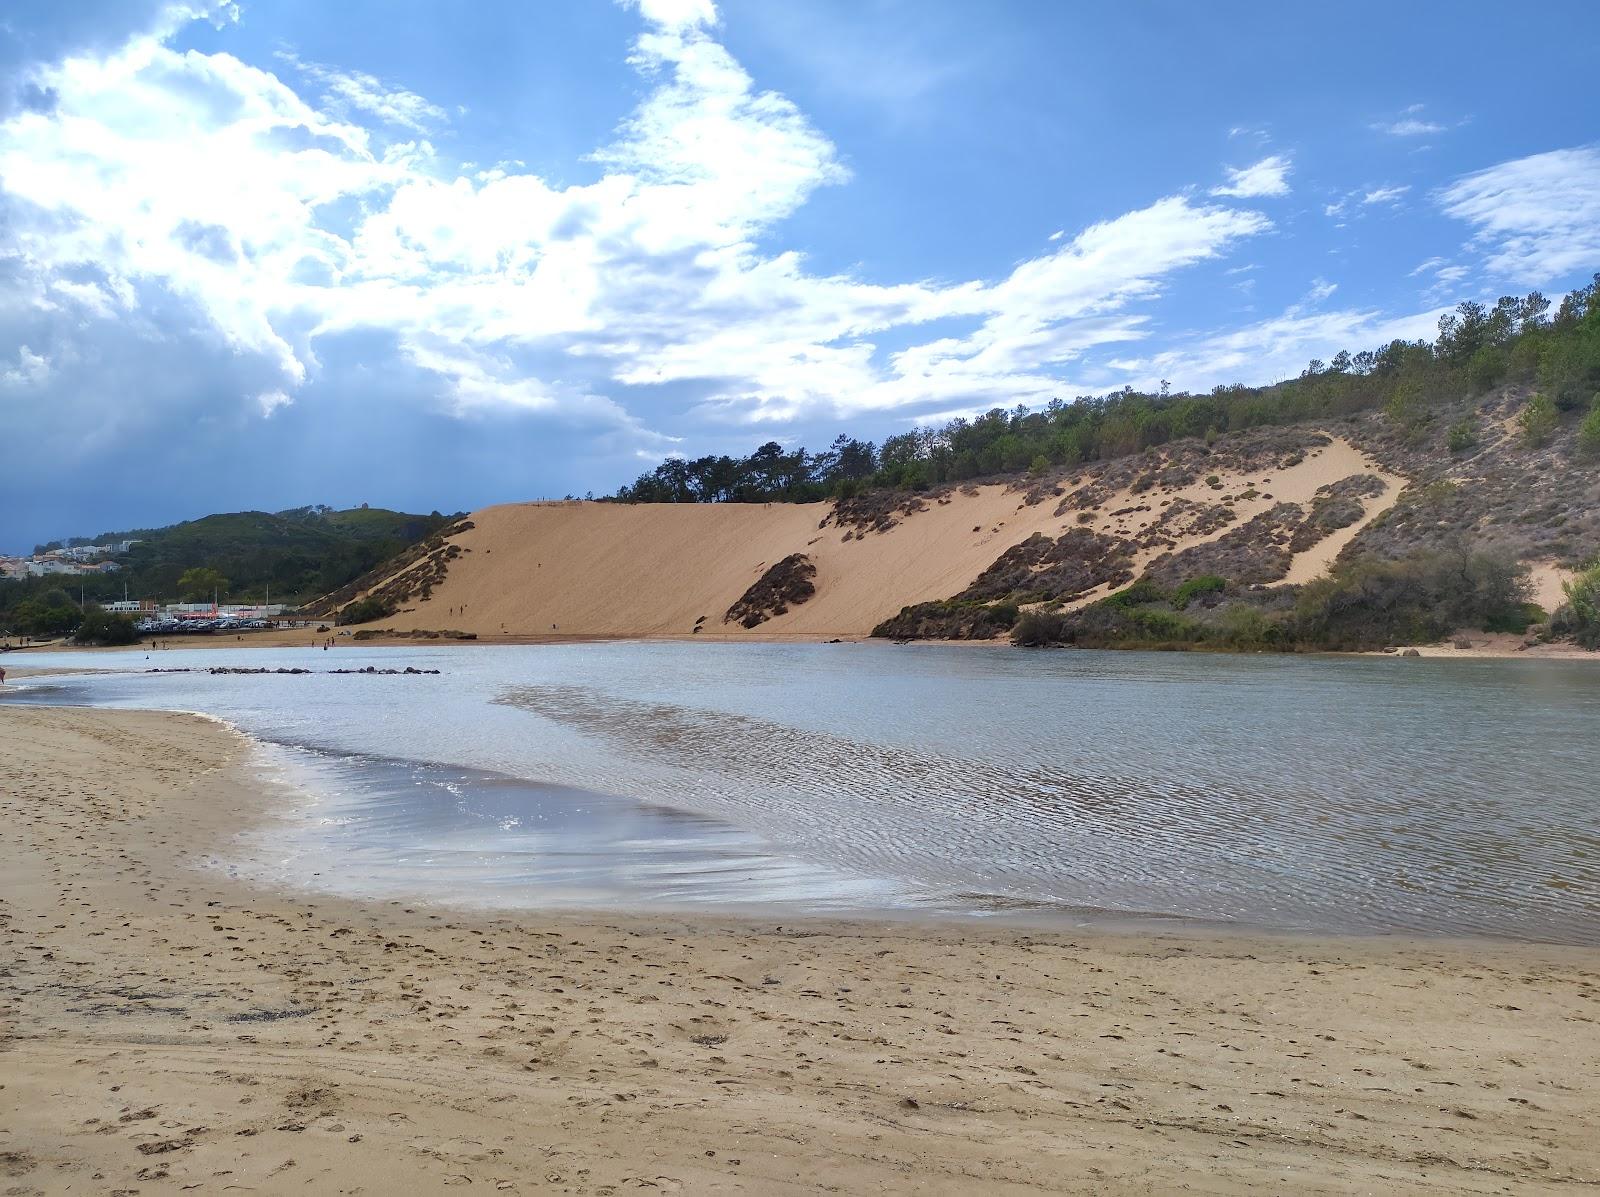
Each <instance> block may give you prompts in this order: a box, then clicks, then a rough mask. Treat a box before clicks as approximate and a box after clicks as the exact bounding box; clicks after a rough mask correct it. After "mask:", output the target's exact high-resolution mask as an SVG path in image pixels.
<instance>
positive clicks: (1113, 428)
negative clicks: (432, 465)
mask: <svg viewBox="0 0 1600 1197" xmlns="http://www.w3.org/2000/svg"><path fill="white" fill-rule="evenodd" d="M1551 308H1552V304H1551V302H1550V300H1548V299H1547V298H1546V297H1545V296H1544V295H1542V294H1540V293H1539V292H1538V291H1534V292H1531V293H1529V294H1528V295H1526V296H1523V297H1520V298H1518V297H1516V296H1509V295H1508V296H1504V297H1502V298H1501V299H1500V300H1499V301H1498V302H1496V303H1495V304H1494V305H1493V306H1489V305H1486V304H1482V303H1478V302H1475V301H1467V302H1464V303H1461V304H1458V305H1457V306H1456V308H1455V310H1454V311H1453V312H1450V313H1448V314H1447V315H1445V316H1443V317H1442V318H1441V319H1440V321H1439V331H1438V336H1437V337H1436V338H1435V339H1434V340H1433V341H1431V342H1430V341H1425V340H1418V341H1403V340H1396V341H1391V342H1390V343H1389V344H1387V345H1384V346H1381V347H1379V348H1377V349H1369V350H1362V351H1360V352H1358V353H1351V352H1349V351H1341V352H1339V353H1337V354H1335V355H1334V357H1333V358H1332V359H1331V360H1329V361H1323V360H1320V359H1316V360H1313V361H1311V362H1310V363H1308V364H1307V366H1306V368H1305V370H1304V371H1302V373H1301V374H1300V376H1299V377H1298V378H1293V379H1288V380H1286V381H1283V382H1280V383H1275V384H1273V385H1270V386H1260V387H1255V386H1245V385H1242V384H1234V385H1231V386H1219V387H1216V388H1214V389H1213V390H1212V391H1211V392H1210V393H1208V394H1191V393H1189V392H1187V391H1173V390H1172V389H1171V387H1170V386H1169V385H1168V384H1166V383H1162V385H1161V388H1160V390H1159V391H1157V392H1154V393H1151V392H1142V391H1135V390H1134V389H1132V388H1131V387H1125V388H1124V389H1122V390H1120V391H1114V392H1112V393H1111V394H1108V395H1098V396H1097V395H1080V396H1078V397H1077V398H1075V399H1072V400H1070V401H1069V400H1065V399H1056V400H1053V401H1051V402H1050V403H1049V405H1048V406H1046V407H1045V408H1044V409H1043V410H1035V409H1030V408H1028V407H1024V406H1018V407H1015V408H1011V409H1009V410H1008V409H1005V408H1000V407H997V408H994V409H992V410H990V411H988V412H985V413H984V414H982V415H980V416H977V417H974V418H972V419H966V418H957V419H954V420H951V421H949V422H948V423H946V424H944V425H942V426H940V427H928V428H918V429H914V430H912V431H909V432H904V433H900V434H898V435H895V436H890V437H886V438H885V439H884V440H883V442H882V443H881V444H876V443H874V442H872V441H864V440H858V439H856V438H854V437H850V436H846V435H840V436H839V437H838V438H837V439H836V440H835V441H834V442H833V444H832V445H830V446H829V447H828V448H827V449H826V450H824V451H822V452H820V453H812V452H808V451H807V450H806V449H805V448H804V447H803V446H802V447H798V448H795V449H792V450H789V449H785V448H784V447H783V446H782V445H781V444H779V443H778V442H776V441H768V442H767V443H766V444H764V445H762V446H761V447H760V448H758V449H757V450H756V451H755V452H754V453H752V454H750V455H749V456H748V457H729V456H726V455H724V456H705V457H698V458H693V459H688V458H669V459H668V460H666V461H664V462H662V463H661V464H660V465H659V466H657V467H656V468H655V469H654V470H651V471H650V472H648V473H645V474H641V475H640V476H639V478H638V479H637V480H636V481H634V482H633V483H632V484H631V485H627V486H623V487H621V488H620V489H619V490H618V491H617V492H616V494H614V495H612V496H609V498H610V499H611V500H613V501H617V502H625V503H769V502H811V501H816V500H819V499H837V498H848V497H850V496H852V495H854V494H856V493H857V492H859V491H861V490H863V489H873V488H898V489H906V490H920V489H924V488H926V487H929V486H933V485H939V484H943V483H949V482H963V481H967V480H970V479H977V478H984V477H990V476H998V475H1008V474H1018V473H1022V472H1025V471H1030V470H1031V471H1033V472H1036V473H1044V472H1045V471H1047V470H1050V469H1052V468H1058V467H1070V466H1074V465H1078V464H1081V463H1084V462H1091V461H1105V460H1109V459H1112V458H1116V457H1122V456H1126V455H1128V454H1132V453H1139V452H1142V451H1143V450H1145V449H1148V448H1151V447H1154V446H1156V445H1161V444H1165V443H1167V442H1168V441H1173V440H1179V439H1183V438H1186V437H1204V438H1207V439H1210V438H1214V437H1217V436H1220V435H1221V434H1223V433H1227V432H1238V431H1242V430H1244V429H1249V428H1256V427H1261V426H1263V425H1278V424H1296V423H1300V422H1303V421H1307V420H1327V419H1336V418H1338V417H1341V416H1348V415H1353V414H1355V413H1358V412H1362V411H1370V410H1374V409H1379V408H1382V409H1386V410H1387V411H1388V412H1389V413H1390V414H1392V415H1393V416H1394V417H1395V418H1396V419H1397V420H1398V421H1400V422H1401V423H1402V424H1407V425H1413V426H1414V425H1417V424H1420V423H1421V422H1423V421H1424V420H1426V418H1427V416H1428V413H1429V412H1430V410H1431V409H1432V408H1434V407H1436V406H1437V405H1439V404H1443V403H1446V402H1450V401H1452V400H1455V399H1459V398H1460V397H1462V396H1463V395H1468V396H1470V395H1475V394H1482V393H1485V392H1487V391H1490V390H1492V389H1493V388H1495V387H1497V386H1500V385H1503V384H1506V383H1518V384H1526V385H1535V386H1537V387H1538V388H1539V392H1538V394H1539V398H1538V401H1537V402H1538V403H1539V405H1540V406H1541V409H1546V408H1547V409H1548V410H1549V412H1550V413H1551V415H1552V416H1554V417H1555V418H1559V413H1560V412H1563V411H1574V410H1580V409H1589V408H1591V407H1594V408H1595V409H1596V410H1600V406H1597V405H1600V397H1597V394H1596V393H1597V391H1600V274H1597V275H1595V277H1594V281H1593V282H1591V283H1590V284H1589V285H1588V286H1586V287H1582V288H1579V289H1578V290H1576V291H1573V292H1572V293H1570V294H1569V295H1567V296H1565V297H1564V298H1563V299H1562V301H1561V303H1560V304H1559V305H1557V306H1555V310H1554V312H1552V310H1551ZM1595 420H1596V429H1595V432H1594V434H1593V436H1592V439H1594V440H1595V442H1596V445H1597V447H1600V416H1597V417H1595Z"/></svg>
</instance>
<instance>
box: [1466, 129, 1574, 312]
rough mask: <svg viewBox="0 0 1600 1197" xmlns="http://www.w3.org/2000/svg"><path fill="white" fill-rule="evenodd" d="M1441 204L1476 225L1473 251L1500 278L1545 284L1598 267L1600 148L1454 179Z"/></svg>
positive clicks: (1551, 154)
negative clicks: (1476, 251) (1554, 279)
mask: <svg viewBox="0 0 1600 1197" xmlns="http://www.w3.org/2000/svg"><path fill="white" fill-rule="evenodd" d="M1439 203H1440V206H1441V208H1442V209H1443V210H1444V212H1445V213H1446V214H1447V215H1449V216H1453V217H1455V218H1456V219H1457V220H1463V221H1466V222H1467V223H1469V224H1471V225H1473V226H1475V227H1476V229H1477V232H1476V234H1475V235H1474V237H1473V240H1472V243H1471V245H1472V248H1474V249H1476V250H1478V251H1479V252H1481V253H1482V254H1483V257H1484V268H1485V269H1486V270H1487V271H1488V273H1489V274H1490V275H1491V276H1492V277H1494V278H1496V279H1505V280H1508V281H1511V282H1517V283H1540V282H1546V281H1548V280H1550V279H1553V278H1561V277H1564V276H1566V275H1570V274H1572V273H1573V272H1575V271H1579V270H1584V269H1588V268H1590V267H1592V266H1593V265H1594V264H1595V263H1596V262H1600V147H1596V146H1592V145H1591V146H1578V147H1575V148H1572V149H1564V150H1551V151H1550V152H1548V153H1544V154H1533V155H1530V156H1528V157H1526V158H1516V159H1513V160H1511V161H1509V162H1502V163H1499V164H1498V165H1496V166H1491V167H1489V168H1488V169H1487V170H1480V171H1477V172H1475V173H1473V174H1469V175H1465V176H1463V177H1462V178H1460V179H1457V180H1456V181H1455V182H1453V183H1451V184H1450V185H1449V186H1448V187H1445V188H1444V189H1443V190H1442V191H1440V192H1439Z"/></svg>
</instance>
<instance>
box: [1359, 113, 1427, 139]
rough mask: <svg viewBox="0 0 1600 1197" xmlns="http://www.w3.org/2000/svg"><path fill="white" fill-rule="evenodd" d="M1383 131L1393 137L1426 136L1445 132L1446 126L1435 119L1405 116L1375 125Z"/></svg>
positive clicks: (1375, 127)
mask: <svg viewBox="0 0 1600 1197" xmlns="http://www.w3.org/2000/svg"><path fill="white" fill-rule="evenodd" d="M1373 128H1374V129H1377V130H1378V131H1379V132H1381V133H1387V134H1389V136H1391V137H1426V136H1428V135H1429V134H1430V133H1443V132H1444V126H1443V125H1440V124H1436V123H1435V122H1433V121H1419V120H1417V119H1415V118H1414V117H1405V118H1403V119H1401V120H1397V121H1390V122H1388V123H1387V124H1378V125H1374V126H1373Z"/></svg>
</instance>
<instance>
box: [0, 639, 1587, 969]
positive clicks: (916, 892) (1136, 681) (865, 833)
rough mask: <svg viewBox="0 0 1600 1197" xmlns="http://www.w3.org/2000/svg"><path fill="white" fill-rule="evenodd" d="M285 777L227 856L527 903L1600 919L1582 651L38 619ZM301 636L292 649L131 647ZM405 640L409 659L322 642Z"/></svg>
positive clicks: (1460, 920)
mask: <svg viewBox="0 0 1600 1197" xmlns="http://www.w3.org/2000/svg"><path fill="white" fill-rule="evenodd" d="M9 661H10V662H15V663H17V664H26V665H28V666H36V667H37V666H45V667H48V666H69V667H82V666H84V665H85V664H86V663H88V664H92V665H93V666H95V667H106V666H114V667H116V668H118V669H127V670H130V672H116V673H105V674H90V675H82V676H75V677H40V678H33V679H26V680H24V681H23V682H22V683H21V684H20V686H14V687H8V689H14V690H15V691H16V692H15V693H13V694H12V695H11V699H10V700H11V701H18V700H21V701H32V702H52V703H90V704H95V705H105V706H117V707H153V708H165V709H175V710H195V711H203V712H206V713H209V714H212V715H216V716H219V717H221V718H224V719H227V720H228V721H230V722H232V723H234V724H235V725H237V726H238V727H240V728H241V729H243V730H244V731H246V732H248V733H250V734H251V735H252V736H254V737H256V738H257V739H258V740H260V741H261V742H262V743H263V746H264V747H263V749H262V754H263V755H262V761H263V765H264V767H265V768H267V769H268V770H269V771H270V772H271V773H272V774H273V776H274V777H275V778H276V779H277V780H279V781H280V782H282V783H283V784H284V785H285V786H287V787H289V792H291V793H292V794H293V795H294V800H293V801H291V802H289V803H288V804H286V807H285V809H284V810H283V811H282V812H281V813H280V815H279V816H278V817H277V818H274V819H272V820H271V821H269V822H268V823H267V824H266V825H265V826H264V827H262V828H259V829H257V830H255V831H252V832H250V833H249V834H247V835H244V836H242V837H241V838H240V840H239V842H238V844H237V845H235V848H236V851H233V852H231V854H230V855H229V856H228V858H227V859H225V860H221V861H219V862H218V863H219V864H220V865H221V866H223V867H229V868H233V869H236V870H238V871H240V872H242V873H245V874H248V875H251V876H255V877H258V878H262V879H266V880H270V881H272V882H274V883H278V884H288V885H304V886H312V887H318V888H324V889H329V890H333V891H337V892H343V893H351V894H357V895H366V896H385V897H408V898H415V899H417V900H421V901H427V900H437V901H444V902H450V903H456V904H462V903H465V904H474V905H484V906H494V907H510V908H550V907H587V908H640V907H643V908H650V909H665V908H682V909H687V908H718V909H733V910H739V909H745V910H756V909H763V910H770V909H777V910H788V911H793V912H796V913H835V914H837V913H863V914H864V913H873V912H883V913H889V912H897V913H901V914H905V913H911V912H924V911H934V912H939V913H943V914H951V915H962V916H972V917H986V916H993V915H995V914H1005V915H1007V916H1009V917H1017V916H1019V915H1020V916H1025V917H1033V918H1045V919H1078V920H1081V919H1085V918H1096V917H1099V918H1139V919H1146V918H1159V919H1167V918H1177V919H1192V920H1201V921H1205V922H1208V923H1226V924H1237V925H1242V926H1247V927H1256V928H1272V929H1284V930H1296V931H1313V932H1321V933H1352V932H1354V933H1404V934H1450V935H1461V934H1466V935H1494V936H1506V937H1512V938H1517V939H1526V940H1539V941H1550V942H1562V943H1585V944H1596V943H1600V668H1596V667H1595V666H1594V665H1593V664H1591V663H1588V662H1550V661H1539V662H1533V661H1494V660H1420V661H1418V660H1410V661H1401V660H1395V659H1388V658H1378V659H1367V658H1362V659H1355V658H1334V657H1274V656H1250V657H1246V656H1212V655H1204V656H1202V655H1191V654H1158V653H1126V652H1106V653H1099V652H1074V651H1062V652H1029V651H1025V650H1016V649H1000V648H995V649H990V648H969V647H952V646H936V645H916V646H895V645H889V644H841V645H820V644H813V645H771V644H735V645H723V644H718V645H709V644H706V645H702V644H686V643H656V644H651V643H621V642H619V643H611V644H583V645H554V646H528V647H503V646H495V647H489V646H478V647H467V646H452V647H449V648H425V647H419V648H382V649H378V648H372V649H364V648H353V647H352V648H339V649H336V650H333V651H331V652H323V651H320V650H310V649H251V648H248V647H242V648H239V649H227V650H189V651H184V650H171V651H163V652H157V653H150V654H148V655H147V654H144V653H128V654H118V655H114V656H113V655H101V656H96V657H94V658H89V659H86V658H84V657H82V656H55V657H50V656H45V655H40V654H32V653H30V654H26V655H25V656H22V655H19V656H16V657H11V658H9ZM224 664H227V665H246V666H258V667H259V666H265V667H271V668H278V667H292V666H300V667H305V668H309V669H312V670H313V671H315V672H313V673H312V674H310V675H297V676H279V675H266V676H260V675H221V676H217V675H211V674H207V673H160V674H155V673H143V672H131V671H132V670H144V669H149V668H154V667H158V666H159V667H161V668H164V669H173V668H186V667H188V668H200V669H203V668H206V667H210V666H217V665H224ZM366 665H375V666H378V667H380V668H404V667H406V666H408V665H409V666H415V667H417V668H424V669H438V670H440V671H441V672H440V673H439V674H438V675H437V676H435V675H426V676H415V675H412V676H399V677H396V676H383V675H334V674H330V673H328V672H326V671H327V670H330V669H334V668H345V669H349V668H360V667H364V666H366Z"/></svg>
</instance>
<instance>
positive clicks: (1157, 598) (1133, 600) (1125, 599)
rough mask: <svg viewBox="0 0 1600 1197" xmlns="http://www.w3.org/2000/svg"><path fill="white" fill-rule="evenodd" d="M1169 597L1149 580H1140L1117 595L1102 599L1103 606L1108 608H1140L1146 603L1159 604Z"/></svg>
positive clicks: (1109, 595)
mask: <svg viewBox="0 0 1600 1197" xmlns="http://www.w3.org/2000/svg"><path fill="white" fill-rule="evenodd" d="M1166 597H1167V594H1166V591H1164V590H1162V589H1161V587H1159V586H1157V585H1156V584H1155V583H1154V582H1152V581H1150V580H1149V579H1148V578H1140V579H1139V580H1138V581H1137V582H1135V583H1134V584H1133V585H1132V586H1128V587H1126V588H1124V589H1122V590H1119V591H1117V592H1116V593H1115V594H1108V595H1106V597H1105V598H1103V599H1101V600H1100V602H1101V604H1103V605H1105V606H1107V607H1121V608H1124V609H1126V608H1129V607H1139V606H1143V605H1144V604H1145V603H1159V602H1161V601H1163V600H1164V599H1165V598H1166Z"/></svg>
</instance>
